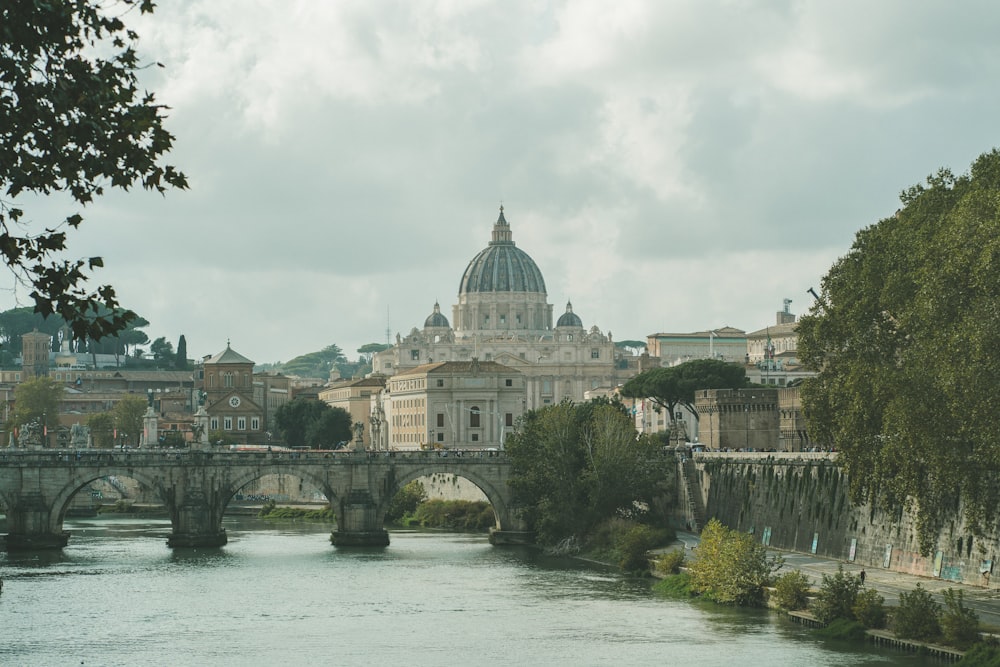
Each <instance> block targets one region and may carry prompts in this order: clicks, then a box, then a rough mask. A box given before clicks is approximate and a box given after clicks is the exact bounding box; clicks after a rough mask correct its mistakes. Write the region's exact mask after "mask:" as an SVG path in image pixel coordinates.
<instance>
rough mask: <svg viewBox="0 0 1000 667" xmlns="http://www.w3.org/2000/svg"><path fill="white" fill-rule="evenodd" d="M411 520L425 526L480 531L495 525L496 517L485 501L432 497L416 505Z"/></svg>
mask: <svg viewBox="0 0 1000 667" xmlns="http://www.w3.org/2000/svg"><path fill="white" fill-rule="evenodd" d="M413 522H414V523H416V524H417V525H420V526H423V527H425V528H446V529H448V530H462V531H471V532H482V531H486V530H489V528H490V526H493V525H495V524H496V518H495V515H494V514H493V508H492V507H491V506H490V504H489V503H487V502H482V501H475V502H473V501H468V500H440V499H434V500H428V501H426V502H423V503H420V505H418V506H417V511H416V513H415V514H414V515H413Z"/></svg>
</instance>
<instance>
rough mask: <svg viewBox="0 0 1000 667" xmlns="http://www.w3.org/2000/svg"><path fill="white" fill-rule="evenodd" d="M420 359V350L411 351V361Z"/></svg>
mask: <svg viewBox="0 0 1000 667" xmlns="http://www.w3.org/2000/svg"><path fill="white" fill-rule="evenodd" d="M419 358H420V350H410V359H413V360H417V359H419Z"/></svg>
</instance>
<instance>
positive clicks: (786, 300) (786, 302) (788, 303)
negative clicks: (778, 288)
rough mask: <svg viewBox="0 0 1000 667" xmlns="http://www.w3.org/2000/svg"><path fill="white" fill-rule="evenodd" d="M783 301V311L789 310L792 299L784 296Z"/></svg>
mask: <svg viewBox="0 0 1000 667" xmlns="http://www.w3.org/2000/svg"><path fill="white" fill-rule="evenodd" d="M783 303H784V304H785V312H786V313H788V312H791V311H790V310H789V308H788V307H789V306H790V305H791V304H792V300H791V299H787V298H786V299H784V300H783Z"/></svg>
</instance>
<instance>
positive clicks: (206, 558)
mask: <svg viewBox="0 0 1000 667" xmlns="http://www.w3.org/2000/svg"><path fill="white" fill-rule="evenodd" d="M0 523H2V522H0ZM66 528H67V530H69V531H71V532H72V534H73V537H72V538H71V540H70V543H69V546H68V547H66V548H65V549H63V550H62V551H61V552H31V553H19V554H0V576H3V578H4V581H5V584H6V585H5V587H4V590H3V594H2V595H0V665H5V666H13V665H44V666H46V667H49V666H59V665H101V666H111V665H128V666H134V665H212V666H223V665H240V666H247V665H283V666H284V665H287V666H289V667H290V666H292V665H315V664H322V665H407V666H408V667H409V666H414V667H416V666H421V665H434V666H437V667H440V666H442V665H499V664H504V665H573V666H579V665H675V664H676V665H726V666H729V665H734V664H739V665H742V666H752V665H767V666H768V667H777V666H780V665H795V666H800V665H810V666H811V665H845V666H846V665H862V664H864V665H869V664H879V665H935V664H939V663H936V662H934V661H931V660H930V659H929V658H920V657H916V656H909V655H905V654H902V653H897V652H893V651H888V650H881V649H874V648H865V647H860V646H857V645H841V644H830V643H825V642H823V641H821V640H819V639H817V638H816V637H815V636H814V635H813V634H812V633H811V631H809V630H806V629H804V628H801V627H799V626H797V625H795V624H793V623H790V622H788V621H787V620H785V619H783V618H782V617H780V616H779V615H778V614H774V613H770V612H767V611H746V610H736V609H727V608H722V607H718V606H714V605H709V604H699V603H694V602H689V601H674V600H667V599H662V598H659V597H657V596H655V595H654V594H652V593H651V592H650V591H649V584H648V582H646V581H642V580H635V579H630V578H626V577H623V576H621V575H620V574H618V573H617V572H615V571H612V570H608V569H605V568H601V567H595V566H590V565H587V564H583V563H580V562H577V561H573V560H563V559H550V558H546V557H543V556H541V555H539V554H538V553H536V552H534V551H532V550H528V549H519V548H497V547H492V546H490V545H489V543H488V542H487V541H486V537H485V536H478V535H477V536H470V535H455V534H448V533H436V532H435V533H427V532H406V531H397V532H391V534H390V537H391V540H392V543H391V545H390V546H389V547H388V548H385V549H373V550H338V549H335V548H333V547H331V546H330V544H329V542H328V539H327V538H328V535H329V532H330V528H329V527H328V526H322V525H313V524H302V523H294V524H284V523H267V522H263V521H260V520H257V519H235V518H234V519H227V520H226V530H227V532H228V534H229V539H230V541H229V544H228V545H227V546H225V547H224V548H221V549H205V550H184V551H173V550H171V549H168V548H167V547H166V544H165V540H166V537H167V535H168V534H169V532H170V526H169V522H168V521H166V520H157V519H133V518H118V517H111V518H103V517H101V518H95V519H76V520H68V521H67V522H66Z"/></svg>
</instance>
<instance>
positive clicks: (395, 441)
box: [385, 359, 525, 450]
mask: <svg viewBox="0 0 1000 667" xmlns="http://www.w3.org/2000/svg"><path fill="white" fill-rule="evenodd" d="M387 389H388V391H387V392H386V394H385V396H386V400H385V419H386V423H387V424H388V427H389V428H388V436H389V447H390V449H396V450H406V449H427V448H436V449H502V448H503V442H504V438H505V437H506V435H507V434H508V433H510V432H511V431H513V429H514V423H515V422H516V420H517V419H518V418H519V417H520V416H521V415H522V414H523V413H524V409H525V397H524V376H523V375H522V374H521V373H520V372H519V371H517V370H516V369H514V368H511V367H510V366H504V365H502V364H498V363H496V362H493V361H479V360H478V359H473V360H472V361H442V362H435V363H432V364H424V365H422V366H417V367H416V368H410V369H407V370H405V371H402V372H400V373H397V374H396V375H394V376H392V377H391V378H389V382H388V386H387Z"/></svg>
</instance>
